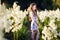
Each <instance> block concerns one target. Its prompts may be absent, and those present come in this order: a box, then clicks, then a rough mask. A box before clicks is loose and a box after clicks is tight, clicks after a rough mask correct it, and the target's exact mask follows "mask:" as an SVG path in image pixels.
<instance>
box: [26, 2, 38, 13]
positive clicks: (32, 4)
mask: <svg viewBox="0 0 60 40" xmlns="http://www.w3.org/2000/svg"><path fill="white" fill-rule="evenodd" d="M34 5H36V3H31V4H30V6H29V7H28V9H27V11H28V13H30V12H31V11H33V10H32V7H33V6H34ZM35 12H37V10H35Z"/></svg>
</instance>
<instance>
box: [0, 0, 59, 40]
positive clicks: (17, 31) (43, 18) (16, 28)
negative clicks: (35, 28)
mask: <svg viewBox="0 0 60 40" xmlns="http://www.w3.org/2000/svg"><path fill="white" fill-rule="evenodd" d="M31 3H36V4H37V8H38V10H37V15H38V17H39V19H38V21H39V24H40V25H39V32H40V35H39V40H60V0H0V40H31V30H30V24H31V21H29V15H28V11H27V8H28V7H29V5H30V4H31Z"/></svg>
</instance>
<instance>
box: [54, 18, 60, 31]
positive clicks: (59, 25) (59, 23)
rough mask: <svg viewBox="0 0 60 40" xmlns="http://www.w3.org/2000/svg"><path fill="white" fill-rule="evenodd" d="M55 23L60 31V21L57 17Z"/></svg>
mask: <svg viewBox="0 0 60 40" xmlns="http://www.w3.org/2000/svg"><path fill="white" fill-rule="evenodd" d="M55 24H56V25H57V31H58V32H60V21H58V20H57V18H56V19H55Z"/></svg>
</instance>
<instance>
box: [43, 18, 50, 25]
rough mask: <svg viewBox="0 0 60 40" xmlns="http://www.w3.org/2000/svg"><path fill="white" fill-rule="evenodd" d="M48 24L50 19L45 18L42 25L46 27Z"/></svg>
mask: <svg viewBox="0 0 60 40" xmlns="http://www.w3.org/2000/svg"><path fill="white" fill-rule="evenodd" d="M49 22H50V18H49V17H46V18H45V20H44V25H46V26H48V24H49Z"/></svg>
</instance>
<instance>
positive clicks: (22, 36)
mask: <svg viewBox="0 0 60 40" xmlns="http://www.w3.org/2000/svg"><path fill="white" fill-rule="evenodd" d="M28 39H29V33H28V32H27V29H26V27H25V26H23V27H22V28H21V29H20V30H18V40H28Z"/></svg>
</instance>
